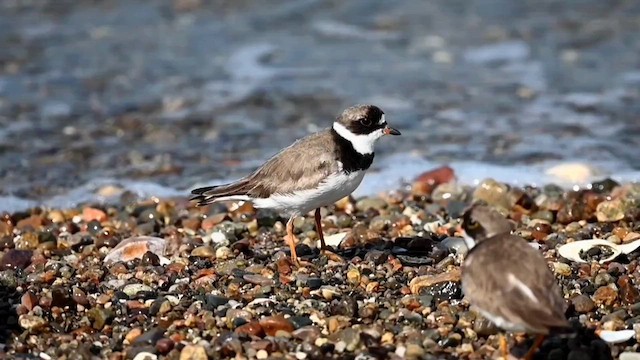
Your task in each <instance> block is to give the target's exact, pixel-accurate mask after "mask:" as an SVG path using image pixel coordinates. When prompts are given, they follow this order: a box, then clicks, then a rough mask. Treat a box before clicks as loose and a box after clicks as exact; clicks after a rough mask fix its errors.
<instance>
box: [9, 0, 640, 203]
mask: <svg viewBox="0 0 640 360" xmlns="http://www.w3.org/2000/svg"><path fill="white" fill-rule="evenodd" d="M0 29H1V30H0V210H15V209H19V208H24V207H26V206H31V205H34V204H48V205H52V206H72V205H73V204H75V203H77V202H78V201H89V200H95V199H99V198H101V197H104V196H108V195H110V194H112V193H114V191H115V192H117V191H116V190H117V189H128V190H131V191H134V192H137V193H139V194H146V195H156V196H169V195H171V196H173V195H183V194H187V193H188V190H189V189H190V188H191V187H192V186H194V185H196V184H209V183H213V182H216V181H222V180H225V179H232V178H235V177H238V176H242V175H244V174H246V173H247V172H249V171H251V170H252V169H254V168H255V167H256V166H257V165H259V164H260V162H261V161H263V160H265V159H267V158H268V157H269V156H270V155H272V154H273V153H275V152H276V151H277V150H278V149H280V148H282V147H284V146H287V145H288V144H290V143H291V142H292V141H294V140H295V139H297V138H299V137H302V136H304V135H306V134H308V133H309V132H312V131H316V130H319V129H321V128H324V127H327V126H329V125H330V123H331V121H332V118H333V117H335V116H336V115H337V114H338V113H339V112H340V111H341V110H342V109H343V108H344V107H346V106H350V105H353V104H355V103H374V104H377V105H378V106H380V107H381V108H383V109H384V110H385V112H386V113H387V120H388V121H389V122H390V123H391V124H393V126H395V127H397V128H398V129H400V130H401V131H402V133H403V136H402V137H401V138H385V139H382V140H381V141H380V144H379V146H378V148H377V153H376V160H375V161H374V165H375V166H374V169H373V171H372V173H371V174H369V175H368V176H367V178H366V179H365V182H364V184H363V185H362V186H361V188H360V189H359V190H358V193H359V194H363V193H367V192H375V191H381V190H391V189H394V188H397V187H398V186H400V183H401V182H402V181H403V180H410V179H411V178H412V177H413V176H415V175H417V174H419V173H420V172H422V171H424V170H428V169H429V168H432V167H435V166H438V165H441V164H450V165H451V166H452V167H453V168H454V169H455V171H456V173H457V175H458V178H459V179H460V181H462V182H475V181H478V180H481V179H482V178H484V177H486V176H492V177H495V178H498V179H500V180H503V181H509V182H512V183H519V184H524V183H528V184H536V185H539V184H543V183H546V182H550V181H556V180H558V179H557V178H556V177H554V176H553V175H552V174H550V173H549V171H548V169H549V168H551V167H553V166H555V165H557V164H562V163H566V162H578V163H580V164H582V165H583V166H585V167H587V168H588V169H589V171H590V175H593V176H594V177H603V176H613V177H614V178H617V179H619V180H632V181H633V180H638V179H640V176H638V174H639V172H638V171H639V170H640V156H639V155H640V150H639V149H640V101H639V100H640V36H638V34H640V2H638V1H633V0H617V1H601V0H543V1H541V0H523V1H512V0H435V1H424V0H407V1H398V2H395V1H383V0H379V1H371V0H352V1H321V0H298V1H280V0H271V1H244V0H233V1H232V0H173V1H171V0H159V1H124V0H104V1H99V0H93V1H89V0H87V1H84V0H83V1H81V0H73V1H71V0H28V1H22V0H20V1H19V0H3V1H1V2H0ZM587 180H590V178H589V179H587ZM105 188H106V189H107V190H105ZM109 189H111V190H109ZM114 189H116V190H114Z"/></svg>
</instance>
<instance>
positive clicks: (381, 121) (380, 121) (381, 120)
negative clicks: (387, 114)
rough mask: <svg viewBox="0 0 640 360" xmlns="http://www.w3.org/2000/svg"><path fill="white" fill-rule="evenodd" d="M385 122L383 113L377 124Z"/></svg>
mask: <svg viewBox="0 0 640 360" xmlns="http://www.w3.org/2000/svg"><path fill="white" fill-rule="evenodd" d="M386 122H387V120H386V119H385V118H384V114H382V116H381V117H380V120H379V121H378V125H382V124H385V123H386Z"/></svg>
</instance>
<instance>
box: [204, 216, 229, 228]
mask: <svg viewBox="0 0 640 360" xmlns="http://www.w3.org/2000/svg"><path fill="white" fill-rule="evenodd" d="M225 218H227V214H224V213H220V214H214V215H211V216H209V217H207V218H206V219H204V220H202V229H204V230H205V231H209V230H211V229H213V228H214V227H215V226H216V225H218V224H220V223H222V222H223V221H224V220H225Z"/></svg>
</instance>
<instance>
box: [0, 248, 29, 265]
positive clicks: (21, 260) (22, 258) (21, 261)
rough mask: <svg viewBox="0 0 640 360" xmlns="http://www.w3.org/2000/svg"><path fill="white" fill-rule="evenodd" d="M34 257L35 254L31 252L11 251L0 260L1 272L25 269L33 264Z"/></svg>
mask: <svg viewBox="0 0 640 360" xmlns="http://www.w3.org/2000/svg"><path fill="white" fill-rule="evenodd" d="M32 255H33V252H32V251H30V250H16V249H11V250H9V251H7V252H6V253H5V254H4V256H3V257H2V259H0V270H4V269H25V268H26V267H27V266H29V265H30V264H31V256H32Z"/></svg>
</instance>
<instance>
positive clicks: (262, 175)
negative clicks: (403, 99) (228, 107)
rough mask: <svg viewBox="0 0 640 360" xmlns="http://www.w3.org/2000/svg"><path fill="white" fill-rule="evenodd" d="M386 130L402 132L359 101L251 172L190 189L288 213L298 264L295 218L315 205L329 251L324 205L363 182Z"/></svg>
mask: <svg viewBox="0 0 640 360" xmlns="http://www.w3.org/2000/svg"><path fill="white" fill-rule="evenodd" d="M384 135H400V132H399V131H398V130H396V129H394V128H391V127H389V125H387V121H386V120H385V116H384V112H383V111H382V110H380V108H378V107H377V106H374V105H358V106H353V107H350V108H348V109H346V110H344V111H343V112H342V114H341V115H340V116H338V117H337V119H336V120H335V121H334V122H333V126H332V127H331V128H329V129H326V130H324V131H320V132H317V133H315V134H311V135H309V136H307V137H304V138H302V139H300V140H298V141H296V142H295V143H293V144H292V145H291V146H289V147H287V148H285V149H283V150H281V151H280V152H279V153H277V154H276V155H274V156H273V157H272V158H271V159H269V160H268V161H267V162H266V163H264V164H263V165H262V166H261V167H259V168H258V169H257V170H256V171H254V172H253V173H252V174H251V175H249V176H246V177H244V178H242V179H239V180H237V181H235V182H233V183H230V184H226V185H219V186H207V187H203V188H199V189H195V190H193V191H191V193H192V194H194V195H195V196H194V197H192V200H197V201H198V205H200V206H201V205H207V204H211V203H213V202H216V201H229V200H231V201H250V202H252V203H253V205H254V206H255V207H256V208H268V209H273V210H276V211H278V212H281V213H285V214H287V215H288V216H289V221H287V226H286V228H287V236H286V238H285V240H286V242H287V243H288V245H289V248H290V249H291V259H292V260H293V261H294V263H298V256H297V254H296V242H297V241H298V240H297V238H296V237H295V235H294V233H293V220H294V219H295V217H296V216H303V215H305V214H307V213H308V212H310V211H311V210H314V209H315V220H316V230H317V232H318V236H319V237H320V243H321V248H322V250H326V244H325V242H324V234H323V232H322V225H321V217H320V207H322V206H327V205H330V204H333V203H334V202H336V201H338V200H340V199H342V198H343V197H345V196H348V195H349V194H351V193H352V192H353V191H354V190H355V189H356V188H357V187H358V185H360V182H361V181H362V179H363V177H364V175H365V172H366V171H367V169H369V166H370V165H371V163H372V162H373V156H374V144H375V143H376V141H377V140H378V139H379V138H381V137H382V136H384Z"/></svg>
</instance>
